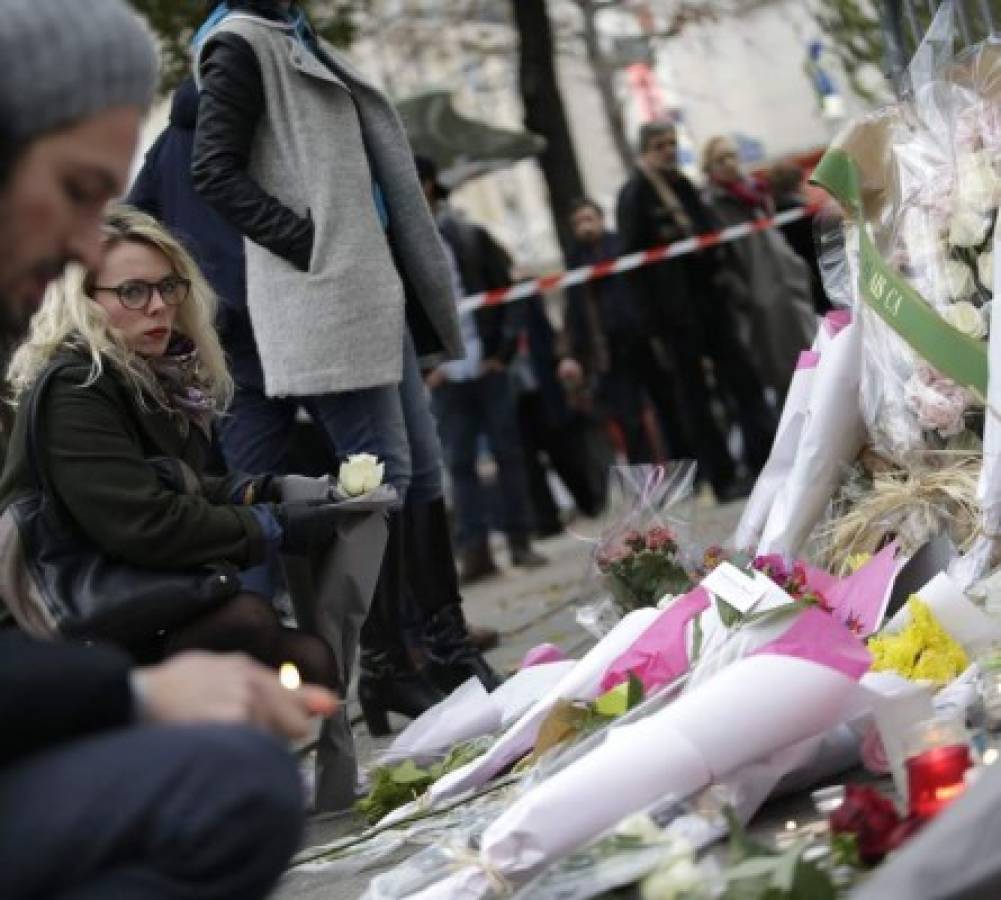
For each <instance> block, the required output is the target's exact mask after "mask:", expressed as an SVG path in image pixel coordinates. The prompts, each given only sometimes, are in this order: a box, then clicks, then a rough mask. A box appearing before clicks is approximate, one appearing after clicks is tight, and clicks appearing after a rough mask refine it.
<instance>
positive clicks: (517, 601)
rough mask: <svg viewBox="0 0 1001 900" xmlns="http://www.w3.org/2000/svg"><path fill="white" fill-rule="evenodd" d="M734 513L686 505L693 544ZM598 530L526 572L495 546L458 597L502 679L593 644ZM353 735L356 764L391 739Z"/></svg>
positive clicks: (592, 524)
mask: <svg viewBox="0 0 1001 900" xmlns="http://www.w3.org/2000/svg"><path fill="white" fill-rule="evenodd" d="M741 509H742V504H740V503H732V504H727V505H725V506H716V505H712V504H710V503H706V502H704V500H700V501H699V502H697V503H695V504H693V522H692V539H693V540H694V542H695V545H696V546H701V547H705V546H707V545H709V544H712V543H716V542H722V541H724V540H726V538H727V537H728V536H729V535H730V534H731V533H732V532H733V529H734V526H735V525H736V522H737V518H738V517H739V515H740V511H741ZM600 527H601V525H600V523H599V522H598V521H595V520H588V519H578V520H576V521H575V522H574V523H572V524H571V526H570V527H569V528H568V530H567V533H565V534H563V535H561V536H559V537H556V538H551V539H549V540H546V541H541V542H539V544H538V549H539V550H540V552H542V553H543V554H545V556H547V557H548V558H549V565H548V566H545V567H543V568H540V569H537V570H534V571H531V572H528V571H521V570H514V569H511V568H509V567H506V566H505V563H506V561H507V560H506V556H505V551H504V548H503V545H502V544H498V545H497V552H496V557H497V559H498V564H499V565H501V567H502V569H503V572H502V574H501V575H500V576H498V577H495V578H492V579H489V580H487V581H484V582H482V583H480V584H477V585H474V586H471V587H469V588H466V589H465V590H464V591H463V595H464V597H465V611H466V616H467V618H469V620H470V621H472V622H475V623H476V624H477V625H487V626H490V627H493V628H498V629H500V631H501V634H502V640H501V645H500V646H499V647H498V648H497V649H496V650H493V651H491V653H490V654H489V655H488V658H489V660H490V663H491V664H492V665H493V666H494V667H495V668H496V669H497V670H498V671H500V672H504V673H507V672H510V671H513V670H514V669H516V668H517V666H518V663H519V662H520V660H521V659H522V657H523V656H524V655H525V653H526V652H527V651H528V650H529V649H531V648H532V647H534V646H536V645H537V644H541V643H546V642H549V643H553V644H557V645H558V646H560V647H561V648H562V649H563V650H564V652H566V653H567V654H568V655H569V656H580V655H581V654H582V653H583V652H584V651H585V650H587V648H588V647H590V645H591V644H592V643H593V639H592V638H591V637H590V636H589V635H588V634H587V632H585V631H584V630H583V629H582V628H581V627H580V626H579V625H578V624H577V622H576V617H575V610H576V607H577V605H578V604H579V603H580V602H581V601H582V600H583V599H584V598H586V596H587V585H586V578H585V576H586V574H587V561H588V552H589V548H590V546H591V545H590V543H589V541H590V540H592V539H593V538H594V537H595V536H596V535H597V534H598V533H599V531H600ZM349 709H350V710H351V713H352V718H353V719H355V718H358V717H360V710H359V709H358V706H357V702H356V701H355V700H354V699H353V698H352V700H351V702H350V704H349ZM405 724H406V720H405V719H398V720H395V721H394V727H402V726H403V725H405ZM356 736H357V744H358V751H359V759H360V760H361V761H362V765H365V763H366V762H367V761H369V760H371V759H372V758H373V757H374V755H375V754H376V753H377V752H378V751H379V750H380V749H381V748H383V747H385V746H386V745H387V744H388V743H390V742H391V740H392V738H384V739H381V740H380V739H373V738H372V737H371V736H370V735H369V734H368V733H367V731H366V729H365V726H364V724H363V723H361V722H360V721H359V722H358V724H357V727H356ZM363 827H364V825H363V823H362V822H361V821H360V820H359V819H358V818H357V817H356V816H353V815H351V816H339V817H326V818H322V817H315V818H314V819H313V820H312V821H311V822H310V825H309V828H308V831H307V835H306V846H312V845H316V844H322V843H326V842H328V841H331V840H334V839H336V838H338V837H340V836H341V835H343V834H349V833H354V832H359V831H361V830H362V828H363ZM409 852H412V851H409ZM381 870H382V868H380V869H377V870H373V871H369V872H365V873H362V874H361V875H356V876H349V877H345V876H343V875H335V874H333V873H308V872H292V873H290V875H288V876H287V877H286V879H285V880H284V881H283V882H282V884H281V885H280V886H279V889H278V891H277V892H276V894H275V897H276V898H278V900H293V898H295V900H321V898H322V900H355V898H357V897H360V896H361V894H362V893H363V892H364V890H365V887H366V886H367V884H368V882H369V880H370V879H371V878H372V876H373V875H374V874H376V872H378V871H381Z"/></svg>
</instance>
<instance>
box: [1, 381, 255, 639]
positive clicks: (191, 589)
mask: <svg viewBox="0 0 1001 900" xmlns="http://www.w3.org/2000/svg"><path fill="white" fill-rule="evenodd" d="M65 365H66V364H65V363H64V364H62V365H60V364H58V363H57V364H55V365H54V366H52V367H50V368H49V369H47V370H46V371H45V372H44V373H43V374H42V375H41V376H40V377H39V379H38V381H36V383H35V384H34V385H33V387H32V389H31V392H30V394H29V396H28V397H27V398H25V400H24V401H22V402H26V403H28V404H29V407H28V424H27V429H26V438H27V445H28V446H27V449H28V461H29V466H30V467H31V475H32V480H33V482H34V485H33V490H32V491H31V492H30V493H29V494H26V495H24V496H22V497H21V498H19V499H18V500H16V501H14V502H13V503H11V504H10V505H9V506H8V507H7V508H6V509H5V510H4V512H3V514H2V515H0V597H2V598H3V601H4V604H5V605H6V606H7V608H8V609H9V610H10V612H11V614H12V615H13V616H14V618H15V620H16V621H17V623H18V625H20V627H21V628H22V629H24V630H25V631H27V632H29V633H30V634H33V635H36V636H37V637H45V638H54V637H62V638H72V639H78V640H81V639H82V640H97V639H99V640H108V641H113V642H116V643H120V644H124V645H126V646H128V645H130V644H133V643H145V642H147V641H150V640H152V639H153V638H154V637H155V636H156V635H157V634H158V633H159V632H161V631H164V630H168V631H169V630H170V629H171V628H173V627H176V626H178V625H180V624H182V623H184V622H185V621H187V620H189V619H192V618H195V617H196V616H198V615H199V614H200V613H202V612H207V611H209V610H211V609H213V608H215V607H216V606H218V605H219V603H220V602H221V601H223V600H225V599H227V598H229V597H232V596H234V595H235V594H237V593H238V592H239V590H240V580H239V577H238V575H237V572H236V569H235V568H233V567H222V566H221V567H218V568H204V569H200V570H198V571H176V572H175V571H168V570H160V569H146V568H142V567H141V566H134V565H131V564H129V563H125V562H122V561H120V560H116V559H114V558H113V557H109V556H107V555H106V554H104V553H103V552H102V551H101V550H100V549H99V548H98V547H97V546H96V545H95V544H94V542H93V541H91V540H90V539H89V538H88V537H87V536H86V535H84V534H83V533H82V532H81V531H80V529H79V528H78V527H76V526H74V525H73V524H72V522H71V520H70V517H69V516H68V515H67V514H65V513H63V512H62V511H61V510H60V503H59V500H58V498H57V497H56V495H55V492H54V491H53V489H52V485H51V484H50V483H49V481H48V480H47V478H46V475H45V472H44V467H43V466H41V465H40V462H39V459H40V457H39V453H38V448H39V446H41V443H40V441H39V438H40V435H39V430H40V427H39V415H38V410H39V406H40V403H41V399H42V396H43V394H44V392H45V389H46V386H47V385H48V382H49V380H50V379H51V378H52V377H53V375H55V374H56V373H57V372H58V371H59V370H60V369H61V368H63V367H64V366H65Z"/></svg>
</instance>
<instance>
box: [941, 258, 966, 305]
mask: <svg viewBox="0 0 1001 900" xmlns="http://www.w3.org/2000/svg"><path fill="white" fill-rule="evenodd" d="M942 278H943V279H944V280H945V292H946V294H947V295H948V296H949V298H950V299H951V300H962V299H964V298H966V297H969V296H970V294H972V293H973V272H971V271H970V267H969V266H968V265H967V264H966V263H964V262H960V261H959V260H955V259H949V260H946V261H945V262H944V263H942Z"/></svg>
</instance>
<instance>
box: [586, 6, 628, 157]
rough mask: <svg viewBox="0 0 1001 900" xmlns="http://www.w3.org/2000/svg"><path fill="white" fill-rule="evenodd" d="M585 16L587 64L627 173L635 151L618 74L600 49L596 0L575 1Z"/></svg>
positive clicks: (616, 148) (609, 129)
mask: <svg viewBox="0 0 1001 900" xmlns="http://www.w3.org/2000/svg"><path fill="white" fill-rule="evenodd" d="M576 2H577V6H578V7H579V8H580V11H581V15H582V16H583V17H584V33H583V35H582V37H583V39H584V50H585V52H586V53H587V61H588V62H589V63H590V64H591V70H592V71H593V72H594V83H595V85H597V88H598V93H599V95H600V96H601V105H602V108H603V109H604V112H605V121H606V122H607V123H608V131H609V133H610V134H611V135H612V141H613V142H614V144H615V150H616V152H617V153H618V155H619V160H620V161H621V163H622V168H623V170H624V171H626V172H628V171H629V170H630V169H631V168H632V165H633V150H632V147H631V146H630V145H629V138H628V137H626V127H625V125H624V123H623V121H622V107H621V106H619V98H618V97H617V96H616V95H615V73H614V71H613V70H612V67H611V66H610V65H609V64H608V59H607V57H606V56H605V53H604V51H603V50H602V49H601V43H600V41H599V39H598V28H597V25H596V23H595V18H596V16H597V12H598V8H599V7H598V4H597V3H596V2H595V0H576Z"/></svg>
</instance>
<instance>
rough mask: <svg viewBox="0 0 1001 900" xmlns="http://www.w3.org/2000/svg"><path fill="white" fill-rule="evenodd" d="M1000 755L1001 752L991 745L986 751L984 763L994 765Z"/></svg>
mask: <svg viewBox="0 0 1001 900" xmlns="http://www.w3.org/2000/svg"><path fill="white" fill-rule="evenodd" d="M999 755H1001V754H998V751H997V750H996V749H995V748H994V747H991V748H990V749H989V750H988V751H987V752H986V753H984V765H985V766H993V765H994V763H996V762H997V761H998V756H999Z"/></svg>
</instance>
